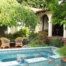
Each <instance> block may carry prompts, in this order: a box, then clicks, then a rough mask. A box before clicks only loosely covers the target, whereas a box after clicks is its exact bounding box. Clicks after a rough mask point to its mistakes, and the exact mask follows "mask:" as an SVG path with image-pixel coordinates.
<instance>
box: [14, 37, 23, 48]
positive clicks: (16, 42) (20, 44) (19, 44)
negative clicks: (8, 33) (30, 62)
mask: <svg viewBox="0 0 66 66" xmlns="http://www.w3.org/2000/svg"><path fill="white" fill-rule="evenodd" d="M23 39H24V38H22V37H17V38H16V39H15V46H16V47H17V46H21V47H22V46H23V43H22V41H23Z"/></svg>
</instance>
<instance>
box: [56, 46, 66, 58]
mask: <svg viewBox="0 0 66 66" xmlns="http://www.w3.org/2000/svg"><path fill="white" fill-rule="evenodd" d="M57 53H59V54H60V55H61V56H65V57H66V46H63V47H62V48H59V49H58V50H57Z"/></svg>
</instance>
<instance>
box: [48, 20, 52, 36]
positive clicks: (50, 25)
mask: <svg viewBox="0 0 66 66" xmlns="http://www.w3.org/2000/svg"><path fill="white" fill-rule="evenodd" d="M51 36H52V22H50V21H49V22H48V37H51Z"/></svg>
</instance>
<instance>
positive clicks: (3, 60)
mask: <svg viewBox="0 0 66 66" xmlns="http://www.w3.org/2000/svg"><path fill="white" fill-rule="evenodd" d="M56 49H57V48H56V47H36V48H17V49H2V50H1V49H0V66H54V65H55V66H57V65H58V66H61V57H59V56H58V55H57V54H56V53H55V52H54V51H55V50H56Z"/></svg>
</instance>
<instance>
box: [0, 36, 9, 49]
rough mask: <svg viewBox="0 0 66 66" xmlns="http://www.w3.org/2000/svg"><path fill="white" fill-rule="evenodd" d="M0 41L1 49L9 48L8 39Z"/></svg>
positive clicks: (3, 38)
mask: <svg viewBox="0 0 66 66" xmlns="http://www.w3.org/2000/svg"><path fill="white" fill-rule="evenodd" d="M0 40H1V47H2V48H5V47H9V48H10V40H9V39H7V38H5V37H2V38H0Z"/></svg>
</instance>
